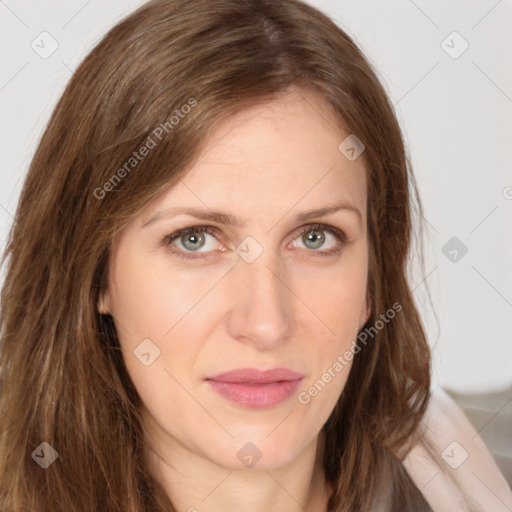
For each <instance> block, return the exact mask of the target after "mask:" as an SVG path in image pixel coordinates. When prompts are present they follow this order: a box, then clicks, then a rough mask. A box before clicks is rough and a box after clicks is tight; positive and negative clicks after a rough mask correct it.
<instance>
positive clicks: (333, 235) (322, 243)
mask: <svg viewBox="0 0 512 512" xmlns="http://www.w3.org/2000/svg"><path fill="white" fill-rule="evenodd" d="M326 234H327V236H326ZM297 239H298V240H300V241H301V242H302V243H303V244H304V246H305V248H306V249H310V250H311V251H312V252H315V253H318V256H332V255H334V254H338V253H339V252H340V251H341V249H342V248H343V246H344V245H345V243H346V241H347V237H346V235H345V233H343V231H341V230H339V229H338V228H335V227H333V226H328V225H326V224H310V225H308V226H305V227H303V228H301V232H300V236H299V237H298V238H296V239H295V240H297ZM295 240H294V247H297V243H296V242H295ZM326 246H327V247H326ZM299 248H301V247H299ZM322 248H323V250H318V249H322Z"/></svg>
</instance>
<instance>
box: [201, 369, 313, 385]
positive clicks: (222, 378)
mask: <svg viewBox="0 0 512 512" xmlns="http://www.w3.org/2000/svg"><path fill="white" fill-rule="evenodd" d="M302 377H304V375H302V374H300V373H297V372H294V371H293V370H289V369H288V368H272V369H270V370H258V369H257V368H237V369H235V370H231V371H229V372H224V373H219V374H218V375H214V376H213V377H209V378H207V379H206V380H214V381H217V382H233V383H242V382H243V383H259V384H268V383H271V382H279V381H290V380H298V379H302Z"/></svg>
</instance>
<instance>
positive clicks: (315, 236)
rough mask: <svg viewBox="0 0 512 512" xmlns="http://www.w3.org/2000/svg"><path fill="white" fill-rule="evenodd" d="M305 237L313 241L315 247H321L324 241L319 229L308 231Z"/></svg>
mask: <svg viewBox="0 0 512 512" xmlns="http://www.w3.org/2000/svg"><path fill="white" fill-rule="evenodd" d="M306 238H307V240H308V242H313V246H314V247H315V248H317V247H321V246H322V244H323V241H324V235H323V234H322V231H320V230H315V231H310V232H309V233H307V234H306Z"/></svg>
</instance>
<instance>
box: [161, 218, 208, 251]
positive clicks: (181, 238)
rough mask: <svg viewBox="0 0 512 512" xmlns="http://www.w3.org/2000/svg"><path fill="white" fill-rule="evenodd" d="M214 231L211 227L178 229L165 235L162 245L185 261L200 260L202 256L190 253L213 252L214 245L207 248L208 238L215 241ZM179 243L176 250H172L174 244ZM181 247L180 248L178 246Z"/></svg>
mask: <svg viewBox="0 0 512 512" xmlns="http://www.w3.org/2000/svg"><path fill="white" fill-rule="evenodd" d="M216 233H217V232H216V230H215V229H214V228H212V227H211V226H191V227H188V228H185V229H180V230H179V231H176V232H175V233H172V234H170V235H167V236H166V237H165V238H164V240H163V243H164V245H165V246H168V247H169V250H170V251H171V252H172V253H173V254H176V255H177V256H180V257H182V258H185V259H194V258H201V257H203V256H195V255H194V254H191V253H202V252H210V251H212V250H215V244H210V247H208V240H207V239H208V237H212V238H213V239H214V240H215V237H214V235H215V234H216ZM175 241H177V242H179V244H178V250H176V249H174V247H176V245H175V244H174V242H175ZM180 245H181V248H179V246H180ZM205 247H206V249H205V250H203V251H201V250H200V249H203V248H205Z"/></svg>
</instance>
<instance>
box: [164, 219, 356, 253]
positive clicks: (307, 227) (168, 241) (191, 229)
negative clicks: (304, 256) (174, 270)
mask: <svg viewBox="0 0 512 512" xmlns="http://www.w3.org/2000/svg"><path fill="white" fill-rule="evenodd" d="M316 230H319V231H327V232H329V233H331V234H332V235H333V236H334V237H335V238H336V239H337V240H338V246H337V247H336V248H334V249H329V250H324V251H322V250H314V249H302V248H300V249H302V250H304V251H307V252H309V253H312V254H315V253H316V256H331V255H332V256H334V255H335V254H338V253H339V252H340V251H341V250H342V249H343V247H344V246H345V245H346V243H347V242H348V241H349V240H348V237H347V235H346V234H345V232H344V231H342V230H341V229H339V228H337V227H335V226H332V225H330V224H325V223H319V222H310V223H306V224H303V225H302V226H299V227H297V228H296V229H295V230H294V231H293V234H294V238H293V240H292V241H294V240H295V239H296V238H297V237H298V236H300V235H302V234H304V233H309V232H311V231H316ZM196 232H201V233H207V234H210V235H212V236H214V237H215V238H216V237H217V236H218V235H219V234H222V232H221V230H220V229H219V228H217V227H216V226H209V225H202V224H199V225H194V226H188V227H185V228H182V229H179V230H177V231H174V232H173V233H170V234H168V235H166V236H165V237H164V238H163V240H162V245H164V246H166V247H167V248H169V247H171V246H172V242H174V241H175V240H177V239H179V238H181V237H183V236H185V235H187V234H188V233H196ZM169 251H170V252H171V253H172V254H175V255H177V256H178V257H182V258H185V259H189V260H192V259H203V258H205V257H207V256H208V254H209V253H211V252H214V251H203V252H196V253H195V252H193V251H182V250H180V249H169Z"/></svg>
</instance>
